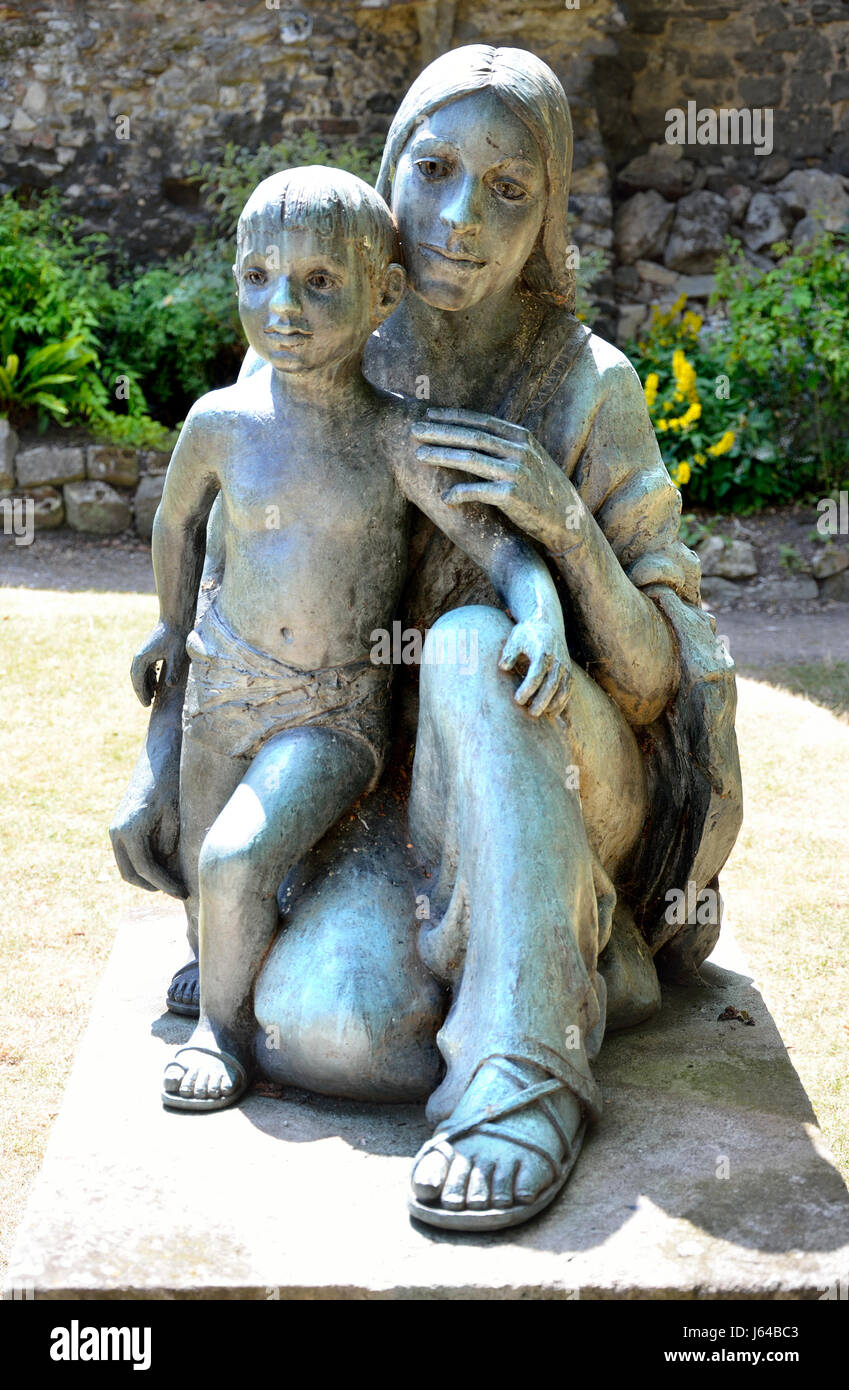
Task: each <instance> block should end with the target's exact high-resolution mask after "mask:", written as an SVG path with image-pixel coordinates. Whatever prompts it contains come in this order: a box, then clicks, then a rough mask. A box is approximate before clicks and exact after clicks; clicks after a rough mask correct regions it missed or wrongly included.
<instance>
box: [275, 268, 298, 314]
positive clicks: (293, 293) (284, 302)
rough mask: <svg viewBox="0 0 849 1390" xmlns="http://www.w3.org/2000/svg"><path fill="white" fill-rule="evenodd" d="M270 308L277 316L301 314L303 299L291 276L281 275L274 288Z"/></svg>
mask: <svg viewBox="0 0 849 1390" xmlns="http://www.w3.org/2000/svg"><path fill="white" fill-rule="evenodd" d="M269 308H270V309H271V310H272V312H273V313H275V314H280V315H281V316H282V315H286V314H299V313H300V312H301V297H300V295H299V294H298V289H297V286H296V284H295V281H294V280H293V279H292V277H291V276H288V275H281V276H279V277H278V280H277V284H276V285H275V287H274V292H273V293H272V296H271V300H270V303H269Z"/></svg>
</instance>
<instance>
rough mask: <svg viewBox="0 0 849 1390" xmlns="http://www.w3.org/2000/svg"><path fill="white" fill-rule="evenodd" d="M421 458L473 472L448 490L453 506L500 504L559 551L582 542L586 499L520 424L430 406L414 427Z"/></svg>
mask: <svg viewBox="0 0 849 1390" xmlns="http://www.w3.org/2000/svg"><path fill="white" fill-rule="evenodd" d="M412 432H413V436H414V438H415V439H417V440H418V441H419V447H418V449H417V450H416V458H417V459H418V461H419V463H425V464H430V465H431V466H433V467H437V468H454V469H458V470H459V471H460V472H463V473H473V474H475V475H476V478H477V481H475V482H473V483H457V484H455V486H454V487H452V488H449V490H448V491H447V492H446V493H444V494H443V501H444V502H446V503H448V504H449V505H451V506H455V505H458V504H459V503H462V502H484V503H487V504H489V505H490V506H493V507H500V508H501V510H502V511H503V512H504V513H505V515H506V516H508V517H509V518H510V520H511V521H512V522H513V523H514V524H515V525H516V526H517V527H518V528H519V530H520V531H523V532H524V533H525V534H526V535H528V536H531V537H532V538H533V539H534V540H536V541H539V543H540V544H541V545H544V546H545V547H546V549H548V550H550V551H552V552H553V553H554V554H558V555H560V554H563V553H564V552H565V551H566V550H569V549H571V548H572V547H573V546H574V545H577V544H580V541H581V538H582V537H581V531H580V519H581V514H582V511H583V504H582V503H581V501H580V498H579V497H578V494H577V492H576V491H575V489H574V487H573V486H572V484H571V482H570V481H569V479H568V478H567V477H566V475H565V474H564V473H563V471H562V469H560V468H558V467H557V464H556V463H555V462H554V460H553V459H552V458H551V456H550V454H548V453H546V451H545V449H543V448H542V446H541V445H540V444H538V443H537V441H536V440H535V439H534V437H533V435H532V434H530V433H529V432H528V430H526V429H524V428H523V427H522V426H521V425H513V424H510V423H509V422H507V421H505V420H498V419H496V417H495V416H494V415H480V414H478V413H477V412H476V411H473V410H428V412H427V419H426V420H421V421H417V422H416V424H414V425H413V427H412Z"/></svg>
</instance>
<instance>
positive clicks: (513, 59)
mask: <svg viewBox="0 0 849 1390" xmlns="http://www.w3.org/2000/svg"><path fill="white" fill-rule="evenodd" d="M485 88H490V89H491V90H492V91H493V92H494V93H495V94H496V96H498V97H500V98H501V100H502V101H503V102H504V104H505V106H508V107H509V108H510V110H511V111H512V112H513V114H514V115H516V116H518V118H519V120H520V121H521V122H522V123H523V125H525V126H526V127H527V129H528V130H529V131H530V133H531V135H533V137H534V139H535V140H536V143H537V146H538V148H539V151H540V154H541V155H542V157H543V160H544V161H545V171H546V181H547V198H546V209H545V215H544V217H543V222H542V227H541V229H540V234H539V238H538V241H537V244H536V246H535V247H534V249H533V251H532V252H531V255H530V256H529V257H528V260H527V261H526V263H525V267H524V270H523V271H522V280H523V282H524V284H525V285H526V286H527V288H528V289H529V290H530V291H531V292H532V293H533V294H536V295H538V296H539V298H540V299H544V300H547V301H549V302H550V303H554V304H557V305H560V306H561V307H562V308H564V309H566V310H568V312H569V313H572V312H573V311H574V308H575V274H574V271H573V269H572V266H571V257H570V254H569V240H568V207H569V179H570V175H571V172H572V118H571V116H570V115H569V103H568V102H567V100H566V93H565V92H564V90H563V87H562V86H561V83H560V81H559V79H558V77H557V76H556V75H555V73H553V72H552V70H551V68H550V67H549V66H548V64H547V63H544V62H543V61H542V59H540V58H537V57H535V56H534V54H533V53H528V52H526V51H525V49H523V48H492V47H491V46H490V45H489V44H482V43H475V44H468V45H466V46H465V47H464V48H455V49H453V50H452V51H451V52H450V53H444V54H443V55H442V57H441V58H437V59H436V61H435V62H433V63H431V64H430V65H429V66H428V67H426V68H425V70H424V72H422V73H421V74H420V75H419V76H418V77H417V78H416V80H415V82H414V83H413V85H412V87H411V88H410V90H409V91H408V92H407V95H406V96H405V97H404V100H403V101H402V102H401V105H400V106H399V108H398V111H397V112H396V115H395V119H394V120H393V122H392V125H391V126H390V127H389V134H388V135H387V137H386V145H385V147H384V151H383V159H382V161H381V165H380V173H379V174H378V176H377V191H378V193H380V194H382V196H383V197H384V198H385V199H386V201H387V202H390V201H391V196H392V180H393V179H394V177H395V171H396V169H397V167H398V161H399V159H400V158H401V155H402V153H403V151H404V149H405V147H406V145H407V142H408V140H409V139H410V136H411V135H412V134H413V132H414V131H415V129H416V126H417V125H418V124H419V123H420V122H421V121H422V120H424V118H425V117H426V116H430V115H431V114H432V113H433V112H434V111H438V110H439V109H440V107H443V106H447V105H448V104H449V103H450V102H452V101H459V100H461V99H462V98H463V97H467V96H471V95H472V94H473V93H474V92H480V91H482V90H484V89H485Z"/></svg>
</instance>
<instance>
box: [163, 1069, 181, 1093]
mask: <svg viewBox="0 0 849 1390" xmlns="http://www.w3.org/2000/svg"><path fill="white" fill-rule="evenodd" d="M185 1074H186V1069H185V1067H183V1066H181V1065H180V1063H179V1062H170V1063H169V1065H168V1066H167V1067H166V1068H165V1076H164V1079H163V1082H162V1084H163V1086H164V1087H165V1090H166V1091H167V1092H168V1094H169V1095H172V1096H173V1095H176V1093H177V1092H178V1091H179V1089H180V1086H181V1085H182V1082H183V1077H184V1076H185Z"/></svg>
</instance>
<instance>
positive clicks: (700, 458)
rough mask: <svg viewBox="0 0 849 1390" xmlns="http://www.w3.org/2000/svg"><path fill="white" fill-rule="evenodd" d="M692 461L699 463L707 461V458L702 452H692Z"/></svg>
mask: <svg viewBox="0 0 849 1390" xmlns="http://www.w3.org/2000/svg"><path fill="white" fill-rule="evenodd" d="M693 462H694V463H699V464H702V463H707V458H706V457H705V455H704V454H694V455H693Z"/></svg>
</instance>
